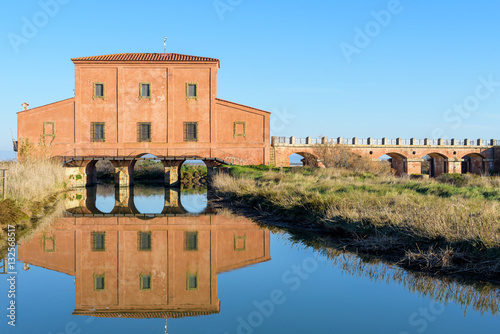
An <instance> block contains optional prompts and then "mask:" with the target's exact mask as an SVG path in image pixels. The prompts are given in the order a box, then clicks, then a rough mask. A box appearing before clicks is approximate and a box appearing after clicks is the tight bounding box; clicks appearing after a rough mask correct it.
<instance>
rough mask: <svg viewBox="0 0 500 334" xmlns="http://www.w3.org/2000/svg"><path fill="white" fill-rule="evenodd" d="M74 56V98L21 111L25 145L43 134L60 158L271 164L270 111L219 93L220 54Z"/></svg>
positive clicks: (21, 137)
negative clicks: (186, 159) (184, 158)
mask: <svg viewBox="0 0 500 334" xmlns="http://www.w3.org/2000/svg"><path fill="white" fill-rule="evenodd" d="M72 61H73V63H74V64H75V97H73V98H70V99H67V100H63V101H59V102H55V103H52V104H49V105H45V106H42V107H38V108H33V109H29V110H25V111H21V112H19V113H18V140H19V143H20V145H22V143H23V142H25V141H26V140H27V139H28V140H29V141H30V142H32V143H39V142H40V140H42V141H45V143H47V146H50V154H51V155H52V156H54V157H88V158H89V159H90V158H91V157H133V158H134V157H139V156H142V155H144V154H153V155H156V156H158V157H181V156H196V157H200V158H217V159H221V160H224V161H227V162H231V163H237V164H269V156H270V154H269V150H270V127H269V117H270V113H269V112H267V111H263V110H259V109H255V108H251V107H248V106H243V105H240V104H237V103H234V102H229V101H225V100H221V99H218V98H217V71H218V69H219V65H220V63H219V60H218V59H214V58H206V57H196V56H187V55H181V54H175V53H167V54H163V53H160V54H158V53H138V54H132V53H125V54H114V55H105V56H93V57H82V58H73V59H72ZM49 144H50V145H49ZM88 161H91V160H88Z"/></svg>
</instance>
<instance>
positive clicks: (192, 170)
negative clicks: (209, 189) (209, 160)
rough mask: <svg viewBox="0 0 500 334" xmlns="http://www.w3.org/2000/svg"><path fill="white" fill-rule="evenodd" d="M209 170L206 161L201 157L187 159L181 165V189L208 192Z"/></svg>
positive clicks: (192, 191)
mask: <svg viewBox="0 0 500 334" xmlns="http://www.w3.org/2000/svg"><path fill="white" fill-rule="evenodd" d="M207 172H208V168H207V165H206V163H205V161H203V160H201V159H190V160H186V161H185V162H184V163H183V164H182V165H181V167H180V174H179V176H180V181H181V189H182V190H183V191H184V192H191V193H203V192H206V185H207ZM205 197H206V196H205Z"/></svg>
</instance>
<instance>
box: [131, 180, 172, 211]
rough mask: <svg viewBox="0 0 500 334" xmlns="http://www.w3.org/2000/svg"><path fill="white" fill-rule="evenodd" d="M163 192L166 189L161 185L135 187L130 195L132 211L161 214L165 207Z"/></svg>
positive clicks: (139, 185)
mask: <svg viewBox="0 0 500 334" xmlns="http://www.w3.org/2000/svg"><path fill="white" fill-rule="evenodd" d="M165 191H168V189H166V188H165V187H164V186H163V185H151V184H149V185H147V186H145V185H141V184H137V185H135V186H134V187H133V193H131V194H130V195H131V202H132V203H133V206H134V208H133V209H134V211H136V212H134V213H141V214H155V213H162V211H163V208H164V207H165Z"/></svg>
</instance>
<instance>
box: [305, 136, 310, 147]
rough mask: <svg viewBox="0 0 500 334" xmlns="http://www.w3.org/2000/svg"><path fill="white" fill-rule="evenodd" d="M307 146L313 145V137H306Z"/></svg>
mask: <svg viewBox="0 0 500 334" xmlns="http://www.w3.org/2000/svg"><path fill="white" fill-rule="evenodd" d="M306 145H311V137H306Z"/></svg>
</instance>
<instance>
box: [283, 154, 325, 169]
mask: <svg viewBox="0 0 500 334" xmlns="http://www.w3.org/2000/svg"><path fill="white" fill-rule="evenodd" d="M294 154H297V155H300V156H301V157H302V159H301V162H302V166H307V167H319V165H320V162H319V158H318V157H317V156H316V155H314V154H312V153H310V152H304V151H297V152H292V153H290V154H289V155H288V160H289V161H290V156H292V155H294Z"/></svg>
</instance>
